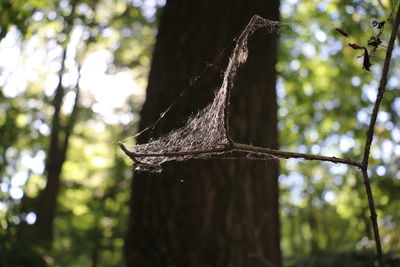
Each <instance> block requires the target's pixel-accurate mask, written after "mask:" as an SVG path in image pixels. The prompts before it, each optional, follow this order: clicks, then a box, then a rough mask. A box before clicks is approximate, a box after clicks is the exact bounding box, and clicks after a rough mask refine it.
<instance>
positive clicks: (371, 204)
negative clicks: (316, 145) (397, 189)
mask: <svg viewBox="0 0 400 267" xmlns="http://www.w3.org/2000/svg"><path fill="white" fill-rule="evenodd" d="M394 8H396V7H394ZM399 24H400V4H399V8H398V9H397V13H396V18H395V21H394V23H393V28H392V33H391V35H390V40H389V45H388V48H387V52H386V57H385V62H384V65H383V70H382V77H381V80H380V83H379V88H378V94H377V96H376V101H375V104H374V109H373V111H372V115H371V121H370V123H369V126H368V131H367V139H366V141H365V149H364V155H363V159H362V168H361V171H362V176H363V180H364V185H365V191H366V193H367V198H368V206H369V210H370V213H371V221H372V226H373V230H374V237H375V243H376V251H377V253H378V261H379V266H380V267H383V266H384V260H383V253H382V245H381V241H380V235H379V228H378V221H377V215H376V209H375V203H374V198H373V195H372V190H371V185H370V182H369V177H368V159H369V155H370V150H371V144H372V140H373V136H374V128H375V124H376V119H377V117H378V112H379V107H380V105H381V103H382V100H383V96H384V94H385V90H386V84H387V80H388V73H389V66H390V61H391V59H392V54H393V48H394V43H395V40H396V35H397V32H398V31H399Z"/></svg>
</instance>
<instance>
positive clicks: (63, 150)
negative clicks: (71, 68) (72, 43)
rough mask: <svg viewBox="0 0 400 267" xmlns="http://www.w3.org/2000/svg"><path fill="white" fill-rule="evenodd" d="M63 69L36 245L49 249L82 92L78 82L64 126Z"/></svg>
mask: <svg viewBox="0 0 400 267" xmlns="http://www.w3.org/2000/svg"><path fill="white" fill-rule="evenodd" d="M65 55H66V52H65V51H64V53H63V56H62V66H64V62H65ZM63 69H64V67H62V69H61V71H60V75H59V78H60V81H59V84H58V86H57V89H56V93H55V96H54V100H53V107H54V114H53V120H52V130H51V135H50V145H49V150H48V153H47V162H46V173H47V183H46V186H45V188H44V189H43V191H42V192H41V195H40V198H39V202H38V207H37V218H38V219H37V223H36V234H37V236H36V238H37V240H36V241H37V242H38V243H40V244H42V245H44V246H46V247H49V246H50V244H51V242H52V240H53V229H54V218H55V213H56V207H57V196H58V192H59V188H60V181H61V171H62V166H63V164H64V162H65V159H66V155H67V150H68V144H69V138H70V136H71V134H72V131H73V128H74V126H75V123H76V119H77V115H78V109H79V91H80V90H79V80H78V82H77V85H76V86H77V87H76V96H75V102H74V106H73V109H72V112H71V114H70V115H69V117H68V121H67V123H66V125H65V126H63V125H62V123H61V116H62V115H61V106H62V100H63V98H64V94H65V89H64V88H63V86H62V75H63Z"/></svg>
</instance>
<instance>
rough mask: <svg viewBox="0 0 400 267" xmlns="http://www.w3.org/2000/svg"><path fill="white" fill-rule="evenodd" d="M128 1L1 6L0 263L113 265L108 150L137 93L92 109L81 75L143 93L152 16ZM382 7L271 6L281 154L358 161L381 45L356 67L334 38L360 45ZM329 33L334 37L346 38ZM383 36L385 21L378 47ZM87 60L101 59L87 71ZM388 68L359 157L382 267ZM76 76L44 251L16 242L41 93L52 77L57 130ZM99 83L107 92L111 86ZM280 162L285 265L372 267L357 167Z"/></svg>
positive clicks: (94, 98)
mask: <svg viewBox="0 0 400 267" xmlns="http://www.w3.org/2000/svg"><path fill="white" fill-rule="evenodd" d="M378 2H379V1H378ZM378 2H376V3H377V4H378ZM133 3H136V4H133ZM133 3H132V1H123V0H118V1H94V0H84V1H76V0H70V1H48V0H25V1H3V0H1V1H0V11H1V14H2V16H1V18H0V40H1V42H0V55H1V56H2V57H4V56H5V55H8V56H9V57H8V58H7V59H8V60H2V62H0V63H1V64H0V87H1V90H0V189H1V190H0V198H1V201H0V227H1V231H0V250H1V254H0V263H1V266H18V264H19V265H22V266H43V265H44V264H46V265H48V266H90V265H92V266H95V264H97V266H122V262H123V260H122V246H123V243H124V241H123V240H124V225H125V222H126V216H127V213H128V211H127V207H128V205H127V201H128V198H129V194H130V190H129V184H130V181H129V177H130V168H129V166H128V163H127V162H126V160H125V159H124V158H122V155H121V153H120V152H119V151H118V149H117V145H116V142H117V141H119V140H122V139H123V138H125V137H127V136H130V135H131V134H132V131H133V128H134V125H135V123H136V122H137V118H136V117H137V115H136V112H137V111H138V109H139V107H140V103H141V101H142V100H143V96H142V95H141V94H139V93H137V94H134V95H133V96H132V97H131V98H130V99H128V101H127V102H125V103H123V104H121V105H117V106H118V107H115V106H112V105H111V104H110V106H111V108H110V107H109V106H107V108H101V105H102V103H103V104H104V102H106V103H108V102H110V103H111V102H113V100H114V99H115V98H117V96H114V95H112V94H108V95H107V94H105V96H104V95H103V96H101V94H98V91H96V90H94V89H91V90H89V89H87V88H88V84H89V83H95V82H96V81H97V79H99V77H97V76H96V77H93V75H92V77H90V75H91V72H90V71H92V70H93V69H96V68H98V69H100V70H101V71H102V74H104V75H108V76H106V77H108V78H109V79H112V77H114V78H115V77H119V78H118V79H122V78H121V77H123V75H125V74H128V75H129V76H130V77H131V76H133V77H134V78H135V82H136V84H137V85H138V86H139V87H142V89H143V88H144V85H145V76H146V74H147V70H148V67H149V62H150V54H151V50H152V47H153V44H154V42H155V33H156V28H155V26H156V24H157V14H158V11H159V8H157V7H156V9H155V11H156V13H155V14H152V13H151V12H150V15H149V12H148V10H146V8H145V5H144V3H142V2H140V3H141V5H138V4H137V2H136V1H133ZM390 8H391V6H390V1H382V6H381V5H378V6H377V5H375V2H372V1H357V0H354V1H350V0H346V1H339V0H324V1H318V2H317V3H316V2H315V1H311V0H305V1H295V0H291V1H283V3H282V7H281V11H282V20H283V21H287V22H288V23H289V24H291V27H290V29H289V28H284V29H283V30H282V32H281V38H280V43H279V56H280V59H279V62H278V64H277V69H278V72H279V79H278V86H277V91H278V96H279V119H280V122H279V127H280V141H281V145H282V149H284V150H289V151H299V152H307V153H315V154H323V155H329V156H340V157H346V158H353V159H358V160H360V159H361V151H362V148H363V145H364V141H365V131H366V127H367V125H368V123H369V114H370V112H371V105H372V103H373V102H374V98H375V94H376V89H377V85H378V84H377V78H378V77H379V72H380V65H381V63H382V61H383V56H384V53H385V49H384V48H379V49H378V51H377V54H376V56H374V57H372V63H373V65H372V68H371V72H367V71H365V70H363V69H362V58H357V57H358V56H359V55H360V54H361V53H360V52H359V51H356V50H353V49H352V48H351V47H349V46H348V45H347V43H348V42H355V43H358V44H360V45H366V43H367V41H368V39H369V37H370V36H371V35H372V33H373V28H372V27H371V25H370V22H371V20H372V19H377V20H383V19H385V18H386V17H387V15H388V14H389V13H390ZM335 28H340V29H344V30H346V32H348V33H349V34H350V35H351V37H350V39H345V38H344V36H342V35H340V34H339V33H338V32H337V31H335V30H334V29H335ZM389 29H390V24H387V25H386V28H385V31H384V34H383V36H382V39H383V41H384V43H385V42H387V40H388V32H389ZM63 49H67V52H68V53H67V61H66V64H65V66H66V73H65V74H60V73H59V70H60V67H61V64H60V58H61V51H62V50H63ZM1 53H3V54H1ZM395 57H396V58H398V57H399V53H398V52H397V53H395ZM93 58H94V59H96V58H97V59H99V58H101V60H98V61H93V62H94V63H93V62H92V63H91V64H89V63H87V62H90V60H93ZM5 61H9V62H16V63H15V64H5V63H4V62H5ZM104 61H105V62H106V63H104ZM99 62H100V63H99ZM85 64H86V65H85ZM398 64H399V63H397V64H396V65H393V66H392V70H393V71H392V72H393V75H392V78H391V79H390V80H389V88H388V89H389V90H388V91H387V94H386V95H385V100H384V103H383V106H382V112H381V113H380V115H379V118H378V124H377V127H376V135H375V139H374V140H375V141H374V145H373V148H372V158H371V161H370V164H371V166H372V167H373V168H374V169H373V171H372V180H371V182H372V187H373V190H374V195H375V197H376V202H377V203H376V204H377V208H378V216H379V223H380V225H381V231H382V236H383V238H382V240H383V246H384V250H385V253H386V254H387V263H388V266H397V265H398V264H399V262H398V261H399V260H398V259H399V254H398V251H399V250H400V247H399V244H400V237H399V235H398V233H399V231H400V225H399V223H398V222H399V221H400V218H399V217H400V213H399V210H398V203H399V202H398V201H399V198H400V197H399V194H398V192H399V190H400V172H399V171H398V168H397V166H398V165H399V160H398V156H399V155H400V144H399V143H400V128H399V126H398V121H399V115H400V113H399V110H400V90H398V89H399V86H400V80H399V78H397V77H398V75H397V76H396V74H398V73H397V72H396V69H398V67H399V66H398ZM128 68H129V69H128ZM101 71H100V72H101ZM79 72H80V74H81V83H80V85H81V87H82V88H83V89H84V90H83V92H82V99H81V100H82V101H81V103H80V106H79V119H78V121H77V123H76V126H75V130H74V133H73V135H72V137H71V140H70V148H69V150H68V155H67V160H66V162H65V164H64V166H63V171H62V185H61V188H60V192H59V197H58V208H57V214H56V229H55V242H54V246H53V249H51V250H46V249H43V248H41V247H39V246H33V245H32V243H31V242H30V241H29V237H30V235H31V234H32V231H33V230H32V229H33V226H32V225H31V224H30V223H32V222H33V221H34V210H35V205H36V201H37V198H38V196H39V194H40V192H41V191H42V189H43V188H44V186H45V183H46V179H45V173H44V164H45V156H46V151H47V146H48V139H49V132H50V130H51V127H52V125H51V118H52V114H53V109H52V98H53V92H54V87H55V86H54V85H55V84H56V83H57V81H58V79H60V77H63V80H64V82H65V84H64V87H65V88H66V90H67V96H66V97H65V98H64V105H63V107H64V108H63V110H62V120H63V122H65V121H67V120H68V117H69V115H70V110H69V109H68V103H71V99H73V98H74V97H75V95H74V89H75V88H76V86H77V78H76V77H77V73H79ZM97 73H98V72H97ZM63 75H65V76H63ZM113 75H114V76H113ZM117 75H120V76H117ZM65 77H67V78H65ZM68 77H69V78H68ZM74 77H75V78H74ZM85 79H86V80H85ZM102 81H106V80H101V81H100V82H98V81H97V82H98V83H97V84H96V85H98V86H100V85H101V82H102ZM111 81H112V82H115V81H116V79H114V80H111ZM112 82H109V86H110V87H111V90H116V89H117V87H118V86H120V85H119V84H118V85H115V84H112ZM85 86H86V87H87V88H86V89H85ZM131 90H132V92H133V91H135V89H134V88H132V89H131ZM96 93H97V94H96ZM110 95H112V97H110ZM102 97H103V99H102ZM68 98H69V100H68ZM104 98H105V99H106V101H104ZM101 101H103V102H101ZM69 106H70V104H69ZM131 112H133V115H128V114H131ZM282 167H283V168H282V175H281V177H280V185H281V198H280V203H281V215H282V216H281V218H282V220H281V222H282V250H283V254H284V256H285V258H286V259H287V261H286V265H287V266H372V264H373V263H372V262H373V253H372V252H370V251H371V250H372V249H373V245H374V243H373V241H372V239H373V237H372V229H371V226H370V221H369V211H368V208H367V207H368V206H367V201H366V197H365V192H364V188H363V185H362V181H361V177H359V176H358V174H356V173H357V172H355V171H354V170H353V169H352V168H350V167H344V166H340V165H333V164H328V163H325V164H319V163H315V162H299V161H294V160H289V161H285V162H282ZM22 189H23V198H22V196H21V192H22ZM17 261H18V262H17ZM27 264H29V265H27Z"/></svg>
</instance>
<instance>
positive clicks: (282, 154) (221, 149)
mask: <svg viewBox="0 0 400 267" xmlns="http://www.w3.org/2000/svg"><path fill="white" fill-rule="evenodd" d="M399 6H400V3H399ZM268 23H271V22H270V21H268V20H265V19H263V18H261V17H259V16H257V15H255V16H253V18H252V19H251V21H250V22H249V24H248V25H247V26H246V28H245V29H244V30H243V32H242V33H241V34H240V36H239V38H238V39H237V41H236V46H235V49H234V51H233V53H232V56H231V58H230V60H229V64H228V66H227V69H226V70H225V75H224V81H223V84H222V86H221V89H220V90H221V91H225V93H226V94H225V99H224V100H225V101H224V102H225V103H224V106H223V124H222V125H223V126H222V127H223V128H224V132H225V135H226V136H225V137H226V138H225V142H224V143H220V144H217V145H214V146H213V147H205V148H192V149H186V150H185V149H183V150H167V151H163V150H160V151H152V150H150V151H149V152H140V153H139V152H137V151H136V150H134V151H136V152H134V151H131V150H129V149H128V148H127V147H126V146H125V145H124V144H123V143H119V145H120V147H121V149H122V150H123V151H124V152H125V154H126V155H128V156H129V157H130V158H131V159H132V160H133V161H134V162H135V163H136V164H138V165H141V166H145V167H147V168H155V169H160V168H161V165H157V164H151V163H148V162H143V159H146V158H172V159H173V160H186V159H190V158H200V159H205V158H210V157H213V158H214V157H216V158H218V157H221V158H226V157H225V156H226V155H227V154H229V159H243V158H246V156H241V155H237V154H235V153H234V152H240V153H245V154H247V156H249V157H247V158H248V159H251V160H260V159H261V160H270V159H277V158H283V159H291V158H297V159H304V160H318V161H326V162H332V163H340V164H346V165H350V166H354V167H357V168H359V169H360V170H361V173H362V176H363V179H364V185H365V190H366V194H367V198H368V205H369V209H370V213H371V221H372V226H373V230H374V237H375V243H376V250H377V254H378V262H379V266H380V267H383V266H384V260H383V252H382V245H381V241H380V235H379V228H378V223H377V215H376V209H375V204H374V199H373V195H372V190H371V185H370V183H369V177H368V159H369V155H370V149H371V144H372V139H373V134H374V127H375V124H376V120H377V116H378V111H379V107H380V104H381V102H382V100H383V96H384V93H385V88H386V84H387V78H388V72H389V65H390V61H391V58H392V53H393V48H394V43H395V39H396V35H397V32H398V31H399V24H400V8H398V9H397V13H396V18H395V21H394V24H393V28H392V32H391V36H390V40H389V44H388V48H387V52H386V57H385V62H384V66H383V70H382V76H381V80H380V85H379V89H378V95H377V98H376V101H375V104H374V108H373V111H372V115H371V121H370V124H369V126H368V131H367V138H366V142H365V147H364V152H363V158H362V161H361V162H359V161H355V160H352V159H343V158H337V157H327V156H321V155H313V154H305V153H296V152H287V151H281V150H275V149H270V148H264V147H258V146H252V145H247V144H240V143H235V142H234V141H233V140H232V138H231V137H230V134H229V118H228V114H229V98H230V90H231V89H232V87H233V82H234V78H235V76H236V71H237V69H238V68H239V67H240V65H242V64H243V63H244V62H245V61H246V58H247V39H248V37H249V36H250V35H251V34H252V33H253V32H254V31H255V30H257V29H259V28H263V27H267V24H268ZM274 25H275V26H274V27H276V26H277V24H274ZM223 93H224V92H223ZM140 151H143V150H140ZM160 162H161V163H160V164H162V163H163V162H164V161H160Z"/></svg>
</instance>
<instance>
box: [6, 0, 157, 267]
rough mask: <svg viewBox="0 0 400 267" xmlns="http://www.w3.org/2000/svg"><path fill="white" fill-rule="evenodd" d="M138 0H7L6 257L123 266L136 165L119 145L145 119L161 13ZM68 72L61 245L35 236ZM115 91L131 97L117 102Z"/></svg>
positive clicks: (27, 262) (23, 262) (10, 262)
mask: <svg viewBox="0 0 400 267" xmlns="http://www.w3.org/2000/svg"><path fill="white" fill-rule="evenodd" d="M136 4H137V3H136ZM136 4H133V3H132V2H130V1H91V0H85V1H77V0H71V1H12V6H11V7H10V6H9V3H3V2H1V11H2V12H1V13H2V19H1V24H0V29H1V32H0V34H1V38H3V37H4V38H3V39H2V41H1V43H0V54H1V56H2V58H3V59H5V60H2V63H1V64H0V69H1V71H0V87H1V89H0V103H1V104H0V110H1V112H0V186H1V191H0V196H1V201H0V226H1V228H2V231H0V251H1V254H0V266H90V265H93V266H122V263H123V259H122V247H123V244H124V230H125V227H124V226H125V223H126V216H127V212H128V210H127V208H128V205H127V201H128V198H129V194H130V190H129V185H130V180H129V179H130V176H131V171H130V168H129V165H128V162H127V160H126V159H125V158H123V157H122V154H121V153H120V152H119V150H118V146H117V145H116V144H117V141H119V140H122V139H123V138H125V137H126V136H129V135H131V134H132V130H133V128H134V126H135V123H136V120H137V119H136V117H135V116H132V115H130V113H131V112H132V111H133V112H137V108H138V107H139V105H140V103H141V101H142V100H143V97H142V94H141V93H140V90H143V88H141V89H140V88H139V87H143V79H144V77H145V74H146V72H147V68H148V62H149V57H150V51H151V49H152V45H153V43H154V39H155V36H154V34H153V32H154V27H155V23H156V20H155V17H154V16H155V15H156V14H151V13H149V12H147V13H146V16H144V15H143V14H144V13H145V12H144V11H145V10H144V9H142V8H141V7H140V6H136ZM157 8H158V7H157V6H155V7H154V8H153V9H154V10H157ZM15 26H16V27H15ZM128 30H129V34H130V35H131V36H130V39H129V38H128V36H127V34H126V32H127V31H128ZM135 36H139V37H140V38H135ZM1 38H0V39H1ZM128 40H130V41H128ZM131 46H134V47H135V53H134V54H132V53H131V52H132V48H131ZM63 50H66V51H67V55H66V61H65V65H64V67H65V69H64V71H61V72H60V69H62V65H63V61H62V60H61V59H62V51H63ZM96 60H97V61H96ZM128 61H129V63H130V64H125V63H127V62H128ZM13 62H15V64H13ZM126 65H129V66H130V67H131V68H130V70H128V69H127V68H126ZM92 73H95V74H96V75H100V77H99V76H96V77H94V76H93V74H92ZM78 75H79V77H80V80H78ZM133 78H135V79H136V84H137V85H136V86H137V87H138V88H136V89H135V88H134V87H132V88H129V87H128V85H126V84H125V85H124V84H122V86H125V89H124V88H112V87H110V88H106V87H105V86H104V85H102V84H98V85H99V87H97V88H95V87H94V86H93V85H92V83H96V82H98V81H97V80H96V79H102V80H101V81H105V82H107V83H108V85H109V86H120V85H119V84H112V83H111V81H113V82H115V81H117V80H118V79H122V80H124V81H125V83H126V81H129V80H133ZM60 79H62V83H61V84H62V86H63V87H64V89H65V92H66V94H65V96H64V98H63V104H62V109H61V117H60V119H61V122H62V125H66V123H67V121H68V120H69V117H70V116H71V108H72V104H73V101H74V98H75V97H76V88H77V87H78V86H79V87H80V91H81V92H80V95H81V96H80V101H79V106H78V110H79V118H78V121H77V122H76V125H75V127H74V132H73V134H72V136H71V138H70V142H69V149H68V154H67V160H66V162H65V163H64V165H63V170H62V184H61V186H60V190H59V195H58V207H57V214H56V221H55V233H54V234H55V239H54V244H53V247H52V249H44V248H42V247H40V246H38V245H35V242H34V231H35V228H34V226H35V224H33V223H34V222H35V217H36V216H35V210H36V206H37V201H38V197H39V195H40V193H41V191H42V190H43V188H44V186H45V184H46V173H45V159H46V152H47V150H48V142H49V134H50V131H51V129H52V116H53V112H54V107H53V94H54V90H55V87H56V86H57V83H58V81H59V80H60ZM78 81H79V84H78ZM131 85H132V84H129V86H131ZM134 85H135V84H134ZM110 90H114V91H115V93H118V92H120V94H121V93H123V94H125V95H127V96H128V95H131V97H129V98H127V99H123V100H122V101H119V102H118V101H116V100H115V99H114V96H115V98H117V97H118V94H114V95H113V94H112V93H110V92H107V91H110ZM118 90H122V92H121V91H118ZM123 90H125V92H123ZM128 90H130V91H129V92H128ZM107 96H108V99H107ZM110 96H113V97H111V98H110ZM120 98H121V97H120ZM108 102H109V103H108ZM116 102H118V103H116ZM61 134H64V133H61ZM32 224H33V225H32Z"/></svg>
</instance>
